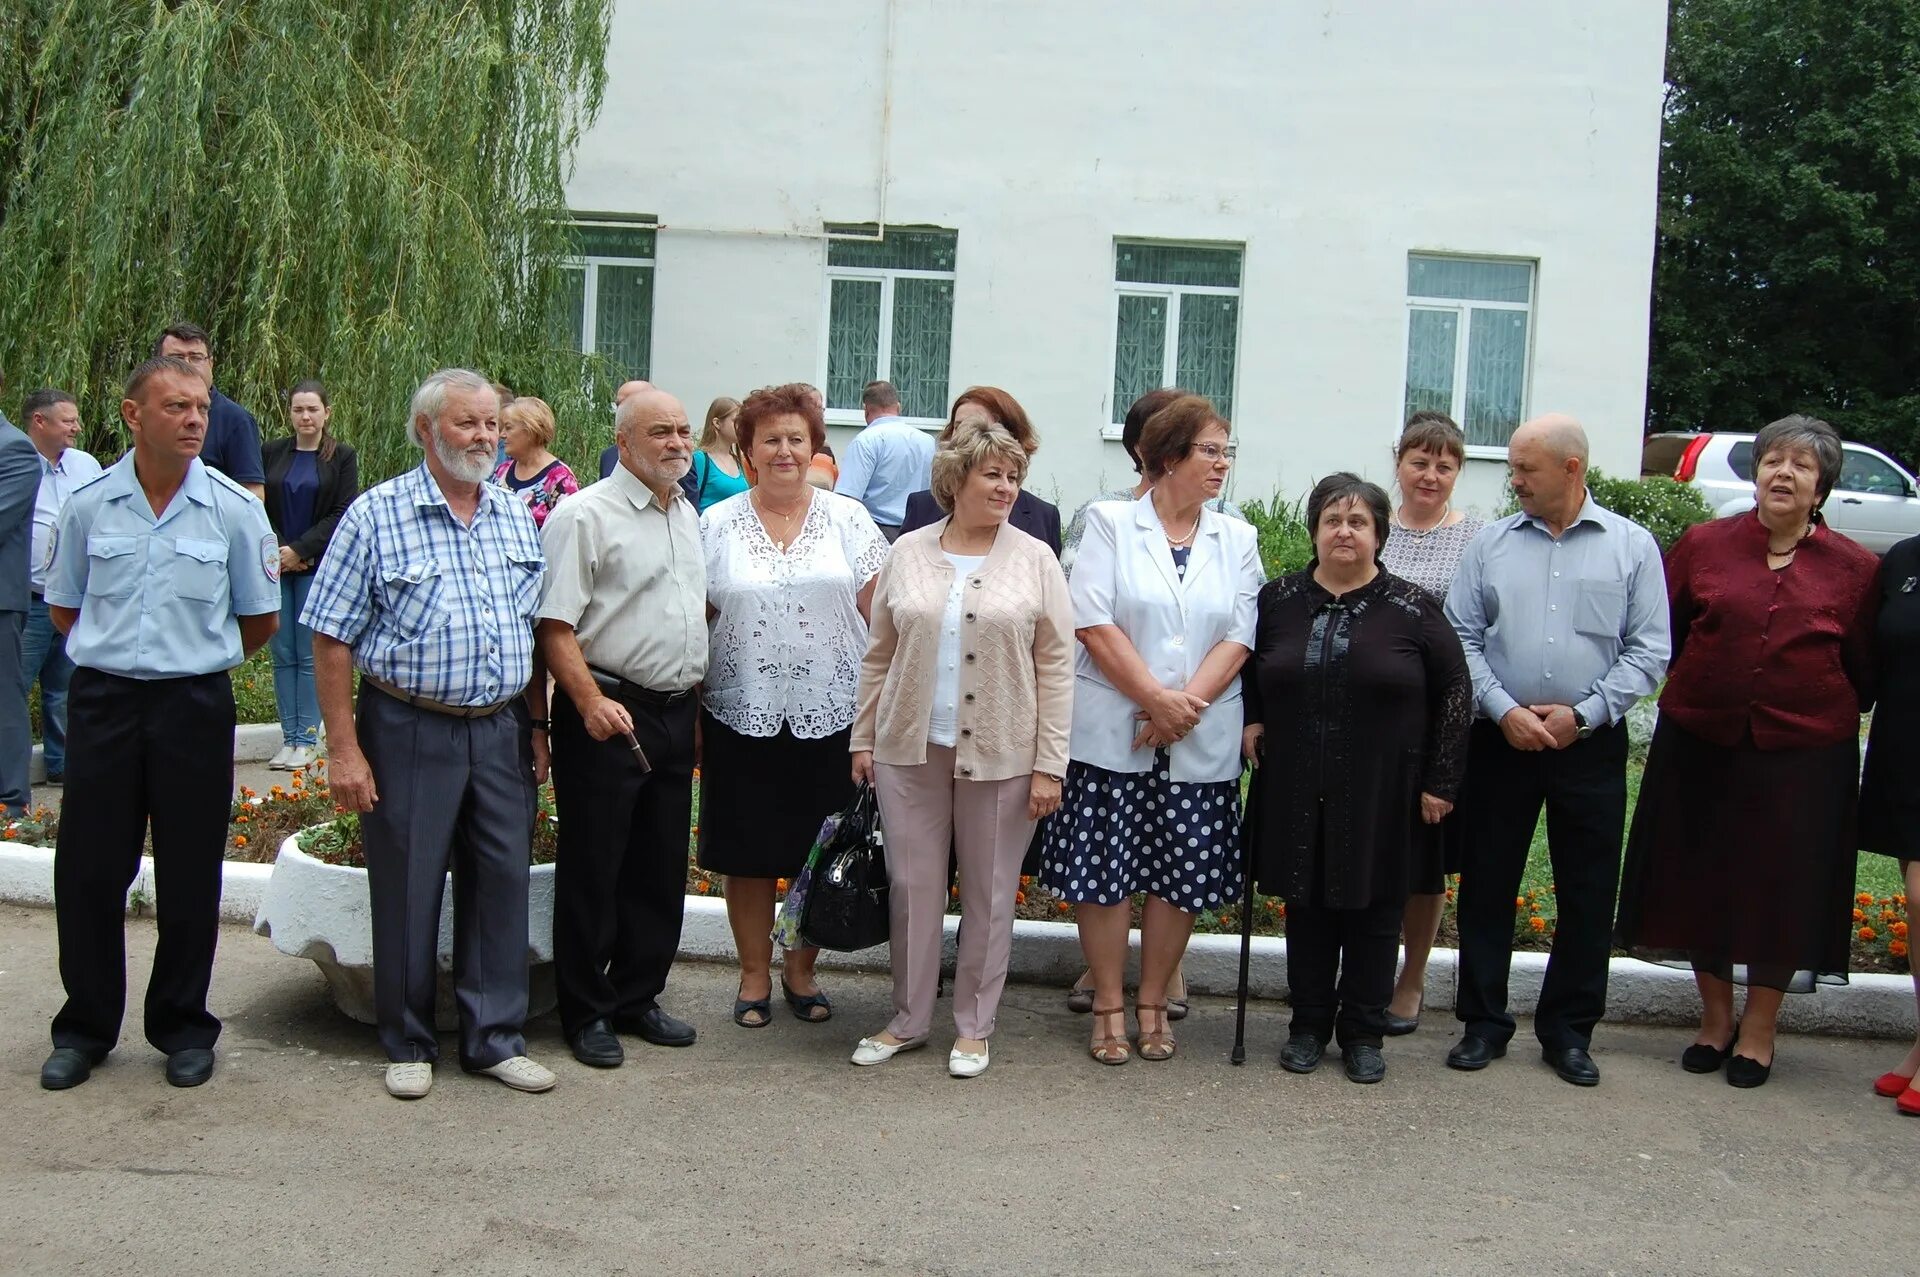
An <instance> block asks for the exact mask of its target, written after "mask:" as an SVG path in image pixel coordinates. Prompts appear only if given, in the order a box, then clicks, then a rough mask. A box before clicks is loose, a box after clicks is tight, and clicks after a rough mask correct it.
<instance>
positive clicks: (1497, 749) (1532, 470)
mask: <svg viewBox="0 0 1920 1277" xmlns="http://www.w3.org/2000/svg"><path fill="white" fill-rule="evenodd" d="M1507 464H1508V467H1509V469H1510V470H1511V472H1512V478H1511V482H1512V484H1513V491H1514V495H1515V496H1516V497H1518V498H1519V500H1520V513H1518V514H1515V515H1510V516H1508V517H1507V518H1504V519H1501V520H1499V521H1497V522H1495V523H1492V524H1489V525H1488V526H1487V527H1486V528H1485V529H1484V530H1483V531H1482V532H1481V533H1480V535H1479V536H1477V537H1475V538H1474V540H1473V543H1472V544H1471V545H1469V546H1468V547H1467V552H1466V554H1465V555H1464V556H1463V557H1462V558H1461V561H1460V568H1459V570H1458V572H1456V573H1455V575H1454V578H1453V586H1452V589H1451V590H1449V592H1448V594H1447V619H1448V620H1449V621H1451V622H1452V623H1453V627H1454V630H1455V631H1456V632H1457V633H1458V634H1459V636H1460V644H1461V646H1462V647H1463V648H1465V649H1466V655H1467V666H1468V668H1469V669H1470V670H1471V671H1472V673H1473V694H1474V700H1475V703H1476V704H1477V705H1478V707H1479V711H1480V716H1479V718H1478V720H1477V721H1476V722H1475V723H1474V727H1473V737H1472V743H1471V745H1470V747H1469V752H1468V762H1467V782H1466V787H1465V790H1464V792H1463V793H1462V795H1461V799H1460V808H1461V811H1462V812H1463V813H1464V819H1465V820H1466V835H1467V847H1466V851H1465V864H1463V865H1462V867H1461V877H1460V989H1459V996H1458V999H1457V1001H1456V1003H1455V1012H1454V1013H1455V1015H1456V1016H1457V1017H1458V1018H1459V1019H1460V1021H1461V1023H1462V1024H1463V1025H1464V1026H1465V1032H1464V1033H1463V1035H1462V1037H1461V1039H1460V1041H1459V1043H1457V1044H1456V1045H1455V1046H1454V1048H1453V1049H1452V1051H1450V1052H1449V1053H1448V1055H1447V1063H1448V1065H1450V1066H1451V1067H1453V1068H1456V1069H1462V1070H1466V1071H1475V1070H1478V1069H1482V1068H1485V1067H1486V1066H1487V1065H1488V1064H1489V1063H1490V1062H1491V1061H1492V1060H1493V1059H1495V1058H1496V1057H1498V1056H1501V1055H1504V1054H1506V1049H1507V1043H1508V1041H1509V1040H1510V1039H1511V1038H1512V1037H1513V1033H1514V1021H1513V1017H1512V1015H1510V1014H1509V1013H1508V1011H1507V974H1508V969H1509V967H1510V965H1511V963H1512V959H1513V927H1514V906H1513V900H1514V897H1515V894H1516V893H1517V892H1518V891H1519V889H1520V878H1521V874H1522V873H1523V872H1524V870H1525V868H1526V861H1527V852H1528V850H1529V848H1530V846H1531V844H1532V841H1533V832H1534V827H1535V825H1536V824H1537V823H1538V821H1539V819H1540V809H1541V808H1542V806H1544V807H1545V808H1546V811H1547V839H1548V849H1549V852H1550V854H1551V855H1552V858H1553V874H1554V888H1555V895H1554V902H1555V908H1556V909H1557V911H1558V919H1557V926H1556V928H1555V933H1554V941H1553V952H1552V955H1551V956H1550V957H1549V958H1548V960H1547V975H1546V982H1545V983H1544V984H1543V985H1542V987H1541V990H1540V1002H1539V1006H1538V1009H1537V1010H1536V1011H1535V1018H1534V1030H1535V1032H1536V1034H1538V1036H1539V1039H1540V1045H1541V1049H1542V1053H1543V1055H1544V1057H1545V1059H1546V1061H1547V1063H1549V1064H1550V1065H1552V1066H1553V1068H1554V1071H1555V1072H1557V1073H1558V1074H1559V1075H1560V1077H1561V1078H1562V1079H1563V1080H1565V1081H1567V1082H1570V1083H1572V1084H1574V1085H1576V1086H1594V1085H1597V1084H1598V1083H1599V1081H1600V1071H1599V1069H1598V1068H1597V1067H1596V1066H1595V1065H1594V1063H1593V1058H1592V1056H1591V1055H1590V1054H1589V1053H1588V1048H1589V1046H1590V1044H1591V1042H1592V1038H1593V1028H1594V1025H1595V1024H1597V1023H1598V1022H1599V1020H1600V1017H1601V1015H1602V1014H1603V1013H1604V1012H1605V1011H1606V1005H1607V963H1608V958H1609V955H1610V953H1611V948H1612V945H1611V938H1612V934H1613V906H1614V897H1615V895H1616V893H1617V891H1618V886H1619V879H1620V843H1621V839H1622V837H1623V836H1624V834H1625V831H1626V818H1627V788H1626V762H1627V729H1626V722H1625V719H1626V714H1627V710H1628V709H1630V708H1631V707H1632V706H1633V703H1634V702H1635V701H1636V700H1638V699H1639V698H1640V697H1642V696H1644V695H1646V694H1647V693H1649V692H1651V691H1653V689H1654V688H1655V687H1657V686H1659V683H1660V679H1661V678H1662V677H1663V676H1664V675H1665V673H1666V669H1667V658H1668V656H1669V654H1670V652H1671V648H1672V643H1671V639H1670V630H1669V626H1668V620H1667V590H1666V574H1665V572H1664V571H1663V570H1662V567H1661V563H1660V547H1659V545H1658V544H1657V543H1656V542H1655V541H1654V539H1653V536H1652V535H1651V534H1650V533H1649V532H1648V531H1647V530H1646V529H1645V528H1643V527H1641V526H1640V525H1639V524H1637V523H1634V522H1632V521H1631V520H1629V519H1625V518H1622V517H1621V516H1620V515H1617V514H1615V513H1613V512H1612V511H1611V510H1607V509H1604V508H1602V507H1601V506H1599V505H1597V504H1595V502H1594V500H1593V494H1592V493H1590V492H1588V491H1587V484H1586V475H1587V435H1586V431H1585V430H1583V429H1581V427H1580V423H1579V422H1577V421H1575V420H1574V419H1573V418H1571V417H1567V416H1563V415H1558V414H1555V415H1550V416H1545V417H1540V418H1538V419H1536V420H1533V421H1529V422H1527V423H1525V424H1524V425H1522V426H1521V427H1520V428H1519V429H1518V430H1516V431H1515V432H1514V435H1513V440H1512V442H1511V443H1510V444H1509V446H1508V449H1507ZM1456 818H1459V817H1456Z"/></svg>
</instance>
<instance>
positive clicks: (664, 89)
mask: <svg viewBox="0 0 1920 1277" xmlns="http://www.w3.org/2000/svg"><path fill="white" fill-rule="evenodd" d="M1665 25H1666V6H1665V5H1664V4H1663V3H1660V2H1659V0H1611V2H1610V3H1608V4H1606V5H1602V6H1595V5H1592V4H1591V3H1590V2H1588V0H1476V2H1475V3H1473V4H1471V5H1461V4H1457V3H1450V2H1448V0H1424V2H1423V0H1336V2H1333V3H1326V2H1321V3H1313V4H1306V3H1298V2H1296V0H1244V2H1233V0H1207V2H1204V3H1203V2H1200V0H1192V2H1190V3H1177V2H1174V3H1169V2H1167V0H1161V2H1159V3H1154V2H1151V0H1052V2H1050V3H1046V4H1036V3H1031V2H1030V0H968V2H964V3H963V2H960V0H817V2H816V3H812V4H807V5H794V4H791V3H779V2H776V0H714V2H713V3H708V4H702V5H697V6H695V5H658V4H641V3H639V2H638V0H626V2H625V3H622V4H621V5H620V6H619V7H618V9H617V11H616V16H615V20H614V27H613V40H612V45H611V50H610V70H611V82H610V84H609V87H608V92H607V99H606V104H605V106H604V108H603V110H602V112H601V115H600V117H599V120H598V122H597V123H596V125H595V126H594V128H593V129H592V130H591V131H590V133H589V134H588V136H587V137H586V138H585V140H584V142H583V144H582V146H581V147H580V150H579V152H578V155H577V168H576V172H575V174H574V175H573V178H572V181H571V185H570V188H569V193H570V202H571V204H572V205H573V207H574V208H575V209H578V210H592V211H604V212H622V213H633V212H648V213H653V214H656V215H657V216H658V218H659V219H660V221H661V223H662V226H663V229H662V231H661V232H660V235H659V240H658V249H657V262H658V268H657V275H656V289H657V292H656V300H655V310H654V317H653V332H654V341H653V377H654V380H655V381H656V382H658V383H659V384H660V385H662V386H664V387H665V388H667V389H669V390H672V391H674V392H675V393H677V394H679V395H680V396H681V397H682V398H683V399H684V400H685V401H686V402H687V404H688V405H689V411H690V412H691V413H694V414H697V413H698V412H699V411H700V409H701V408H703V407H704V406H705V403H706V401H707V400H708V399H709V398H710V397H712V396H713V395H716V394H722V393H725V394H732V395H735V396H738V395H741V394H742V393H744V392H745V391H746V390H749V389H751V388H753V387H755V386H759V385H764V384H768V383H771V382H777V381H791V380H804V381H815V382H818V381H820V380H821V379H822V377H823V376H824V372H825V369H824V367H823V366H822V355H821V351H822V332H823V329H824V326H825V321H826V314H825V306H824V292H823V278H824V273H825V260H826V257H825V244H824V240H823V238H822V234H821V226H822V223H824V222H828V221H834V222H860V221H874V220H879V219H882V218H884V219H885V220H886V221H888V222H891V223H894V224H913V223H926V224H932V225H938V226H943V227H948V228H952V229H955V230H957V231H958V232H959V242H958V264H957V280H956V288H955V311H954V331H953V354H952V375H951V383H950V384H951V389H952V391H953V392H954V393H957V392H958V391H959V390H961V389H962V388H964V387H965V386H967V385H970V384H973V383H976V382H988V383H992V384H996V385H1000V386H1004V387H1005V388H1007V389H1008V390H1010V391H1011V392H1012V393H1013V394H1014V395H1015V396H1016V397H1017V398H1018V399H1019V400H1020V401H1021V402H1022V403H1023V404H1024V405H1025V406H1026V408H1027V410H1028V412H1029V414H1030V415H1031V417H1032V418H1033V421H1034V423H1035V425H1036V427H1037V428H1038V429H1039V430H1040V432H1041V434H1042V438H1043V440H1044V446H1043V448H1042V450H1041V452H1040V454H1039V456H1038V457H1037V458H1036V460H1035V470H1034V474H1033V476H1032V478H1031V479H1030V480H1029V486H1030V487H1031V488H1033V489H1034V490H1035V491H1036V492H1037V493H1039V494H1040V495H1042V496H1047V497H1050V498H1054V499H1057V500H1059V501H1060V502H1061V503H1062V504H1063V505H1064V506H1066V507H1067V508H1068V509H1069V510H1070V509H1071V507H1072V505H1074V504H1075V503H1077V502H1078V501H1079V500H1081V499H1083V498H1085V497H1086V496H1088V495H1090V494H1091V493H1092V492H1094V491H1095V490H1097V488H1098V487H1100V486H1102V485H1103V484H1104V485H1109V486H1110V485H1112V484H1114V483H1117V482H1119V481H1120V480H1122V479H1123V478H1125V477H1126V476H1127V475H1128V474H1129V473H1130V472H1129V469H1128V466H1127V462H1126V459H1125V456H1124V454H1123V453H1122V452H1121V449H1120V447H1119V445H1118V444H1117V443H1113V442H1107V441H1104V440H1103V439H1102V437H1101V430H1102V427H1103V425H1104V424H1105V423H1106V422H1107V420H1108V415H1107V414H1108V410H1109V405H1108V402H1107V401H1108V399H1109V397H1110V395H1111V376H1112V372H1111V363H1112V345H1113V318H1112V306H1113V302H1112V295H1113V278H1112V270H1113V242H1114V240H1115V238H1116V237H1119V238H1134V237H1140V238H1168V239H1186V240H1218V241H1232V242H1238V243H1243V244H1244V245H1245V267H1244V276H1243V298H1242V310H1241V331H1240V341H1239V357H1238V374H1237V385H1236V405H1235V413H1234V416H1235V433H1236V436H1237V438H1238V439H1239V440H1240V443H1241V452H1240V462H1239V465H1238V466H1237V467H1236V473H1235V477H1234V480H1233V490H1234V492H1235V494H1236V495H1237V496H1240V497H1245V496H1250V495H1261V494H1264V493H1266V492H1268V491H1270V490H1273V489H1275V488H1278V489H1280V490H1282V491H1284V492H1286V493H1287V494H1289V495H1294V494H1298V493H1300V492H1302V491H1304V490H1305V488H1306V487H1307V486H1308V485H1309V484H1311V482H1312V481H1313V480H1314V479H1315V478H1317V477H1318V476H1319V475H1321V474H1324V473H1326V472H1328V471H1330V470H1335V469H1341V468H1351V469H1358V470H1361V471H1362V472H1364V473H1367V474H1368V475H1370V476H1371V477H1374V478H1377V479H1383V480H1384V479H1386V478H1388V477H1389V475H1390V464H1389V455H1388V449H1389V446H1390V444H1391V442H1392V440H1393V438H1394V437H1395V435H1396V434H1397V431H1398V427H1399V423H1400V418H1401V404H1402V400H1403V395H1404V381H1405V361H1406V326H1407V310H1406V292H1405V285H1406V262H1407V254H1408V253H1409V252H1411V251H1421V250H1434V251H1441V252H1458V253H1467V254H1484V255H1492V256H1503V257H1525V258H1533V259H1536V260H1537V261H1538V263H1539V266H1538V273H1537V279H1536V290H1535V306H1534V312H1533V336H1532V364H1531V371H1530V378H1529V383H1528V391H1527V409H1528V411H1529V412H1532V413H1538V412H1544V411H1548V410H1560V411H1567V412H1572V413H1574V414H1575V415H1576V416H1578V417H1580V418H1581V419H1582V420H1583V421H1585V422H1586V423H1587V426H1588V428H1589V430H1590V432H1591V433H1592V435H1593V439H1594V445H1595V461H1596V462H1597V463H1598V464H1599V465H1601V466H1603V467H1605V468H1607V469H1609V470H1612V471H1614V472H1616V473H1621V474H1631V473H1637V467H1638V456H1639V439H1640V434H1641V428H1642V421H1643V419H1644V406H1645V379H1646V343H1647V318H1648V297H1649V288H1650V273H1651V260H1652V247H1653V219H1654V200H1655V181H1656V176H1657V174H1656V163H1657V149H1658V142H1659V115H1660V101H1661V78H1662V67H1663V62H1664V56H1665ZM1461 375H1464V369H1463V370H1461ZM835 433H836V436H837V439H838V438H844V435H845V434H846V433H847V432H844V431H836V432H835ZM1501 474H1502V471H1501V467H1500V465H1499V463H1498V462H1497V461H1496V460H1485V461H1476V462H1474V463H1473V464H1472V465H1471V466H1470V467H1469V473H1468V475H1467V477H1466V479H1465V480H1464V481H1463V485H1462V490H1461V498H1462V499H1463V500H1464V501H1465V502H1466V503H1468V504H1477V505H1479V506H1481V507H1482V508H1490V507H1491V506H1492V505H1494V504H1495V503H1497V501H1498V500H1499V498H1500V493H1499V487H1500V478H1501Z"/></svg>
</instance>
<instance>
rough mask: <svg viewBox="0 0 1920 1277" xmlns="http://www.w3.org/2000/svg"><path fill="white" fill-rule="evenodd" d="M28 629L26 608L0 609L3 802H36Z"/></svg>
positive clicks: (0, 775) (25, 804)
mask: <svg viewBox="0 0 1920 1277" xmlns="http://www.w3.org/2000/svg"><path fill="white" fill-rule="evenodd" d="M26 631H27V614H26V613H25V612H0V805H5V806H7V807H22V808H25V807H31V806H33V781H32V779H31V775H30V772H31V769H32V767H33V728H32V725H31V723H30V722H29V720H28V716H27V687H28V684H29V683H31V682H32V680H31V679H30V678H27V677H25V676H23V674H22V672H21V660H22V658H23V656H24V655H25V652H24V648H23V639H24V637H25V635H26Z"/></svg>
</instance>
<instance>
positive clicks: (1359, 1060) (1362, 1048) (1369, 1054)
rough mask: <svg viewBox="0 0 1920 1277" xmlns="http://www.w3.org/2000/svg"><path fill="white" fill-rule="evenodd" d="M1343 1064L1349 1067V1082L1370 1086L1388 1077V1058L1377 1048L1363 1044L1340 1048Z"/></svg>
mask: <svg viewBox="0 0 1920 1277" xmlns="http://www.w3.org/2000/svg"><path fill="white" fill-rule="evenodd" d="M1340 1059H1341V1062H1342V1063H1344V1064H1345V1065H1346V1066H1347V1081H1349V1082H1359V1083H1361V1084H1362V1085H1368V1084H1371V1083H1374V1082H1378V1081H1379V1080H1380V1079H1381V1078H1383V1077H1385V1076H1386V1075H1387V1057H1386V1056H1384V1055H1382V1054H1380V1048H1379V1047H1377V1046H1368V1045H1366V1044H1365V1043H1361V1044H1359V1045H1356V1046H1343V1047H1341V1048H1340Z"/></svg>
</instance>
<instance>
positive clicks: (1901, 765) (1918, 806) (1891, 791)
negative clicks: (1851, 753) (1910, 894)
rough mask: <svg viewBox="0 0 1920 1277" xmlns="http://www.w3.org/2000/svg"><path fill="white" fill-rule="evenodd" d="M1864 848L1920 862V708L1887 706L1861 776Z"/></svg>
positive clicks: (1876, 722) (1878, 715)
mask: <svg viewBox="0 0 1920 1277" xmlns="http://www.w3.org/2000/svg"><path fill="white" fill-rule="evenodd" d="M1860 848H1861V850H1863V851H1871V852H1875V853H1877V854H1879V855H1882V856H1892V857H1893V858H1894V859H1896V860H1898V861H1900V862H1901V864H1903V865H1904V864H1906V863H1907V862H1909V861H1914V860H1920V705H1909V704H1902V703H1900V702H1888V701H1882V702H1881V703H1880V706H1879V708H1877V709H1875V710H1874V712H1873V731H1872V733H1871V734H1870V735H1869V736H1868V737H1867V766H1866V769H1865V771H1863V772H1862V773H1861V776H1860Z"/></svg>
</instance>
